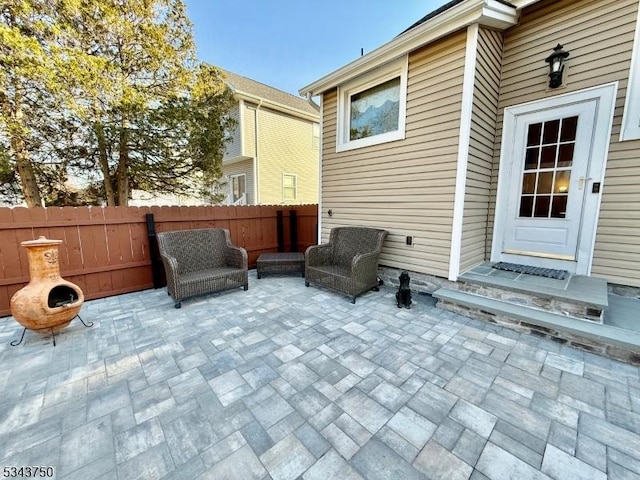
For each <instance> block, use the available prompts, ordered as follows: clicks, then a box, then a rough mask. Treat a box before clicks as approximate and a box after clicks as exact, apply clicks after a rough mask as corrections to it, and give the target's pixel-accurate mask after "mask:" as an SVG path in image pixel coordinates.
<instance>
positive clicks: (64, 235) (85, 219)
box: [0, 205, 318, 316]
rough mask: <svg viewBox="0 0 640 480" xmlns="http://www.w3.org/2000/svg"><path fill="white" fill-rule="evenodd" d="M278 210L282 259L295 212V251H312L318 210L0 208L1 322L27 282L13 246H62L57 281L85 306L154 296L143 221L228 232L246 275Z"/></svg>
mask: <svg viewBox="0 0 640 480" xmlns="http://www.w3.org/2000/svg"><path fill="white" fill-rule="evenodd" d="M278 210H281V211H282V220H283V221H282V225H283V227H284V235H283V238H284V248H285V251H289V250H290V247H291V245H290V243H289V239H290V238H291V235H290V230H289V220H290V212H291V210H295V211H296V215H295V216H296V218H297V222H296V223H297V242H298V251H304V250H305V249H306V248H307V247H308V246H309V245H313V244H315V243H316V232H317V230H316V225H317V216H318V206H317V205H296V206H238V207H226V206H224V207H223V206H216V207H104V208H101V207H77V208H76V207H61V208H59V207H49V208H30V209H28V208H0V266H1V270H0V316H6V315H10V314H11V312H10V306H9V302H10V300H11V297H12V296H13V294H14V293H15V292H16V291H18V290H19V289H20V288H22V287H23V286H24V285H25V284H26V283H27V282H28V281H29V266H28V263H27V255H26V252H25V249H24V248H23V247H21V246H20V242H23V241H25V240H34V239H37V238H38V237H39V236H41V235H44V236H46V237H47V238H50V239H57V240H62V241H63V242H64V243H63V244H62V245H61V246H60V250H59V260H60V272H61V274H62V276H63V277H64V278H66V279H67V280H69V281H71V282H73V283H75V284H76V285H78V286H79V287H80V288H81V289H82V291H83V292H84V295H85V298H86V299H94V298H101V297H108V296H112V295H118V294H121V293H127V292H134V291H138V290H144V289H147V288H153V285H154V283H153V275H152V267H151V264H152V258H151V254H150V246H149V240H148V235H147V222H146V215H147V214H149V213H151V214H153V216H154V220H155V226H156V231H157V232H163V231H168V230H181V229H192V228H207V227H221V228H227V229H229V231H230V232H231V239H232V241H233V243H234V245H239V246H242V247H244V248H245V249H246V250H247V253H248V255H249V267H250V268H252V267H255V263H256V259H257V258H258V256H259V255H260V254H261V253H264V252H275V251H277V250H278V229H277V216H278V213H277V212H278Z"/></svg>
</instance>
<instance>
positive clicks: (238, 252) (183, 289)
mask: <svg viewBox="0 0 640 480" xmlns="http://www.w3.org/2000/svg"><path fill="white" fill-rule="evenodd" d="M158 246H159V247H160V256H161V257H162V262H163V263H164V269H165V272H166V275H167V290H168V292H169V295H171V297H173V299H174V301H175V302H176V303H175V307H176V308H180V307H181V306H182V300H184V299H185V298H188V297H193V296H196V295H203V294H206V293H213V292H219V291H221V290H227V289H230V288H236V287H244V289H245V290H247V288H248V286H249V280H248V268H247V252H246V250H245V249H244V248H241V247H234V246H233V245H231V237H230V235H229V230H226V229H222V228H205V229H198V230H176V231H173V232H162V233H158Z"/></svg>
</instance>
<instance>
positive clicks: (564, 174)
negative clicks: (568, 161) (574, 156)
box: [553, 170, 571, 193]
mask: <svg viewBox="0 0 640 480" xmlns="http://www.w3.org/2000/svg"><path fill="white" fill-rule="evenodd" d="M570 180H571V170H560V171H558V172H556V183H555V185H554V187H553V193H569V182H570Z"/></svg>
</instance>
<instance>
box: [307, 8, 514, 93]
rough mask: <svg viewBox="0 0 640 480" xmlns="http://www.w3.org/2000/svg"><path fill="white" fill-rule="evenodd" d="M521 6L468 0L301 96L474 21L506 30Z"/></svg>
mask: <svg viewBox="0 0 640 480" xmlns="http://www.w3.org/2000/svg"><path fill="white" fill-rule="evenodd" d="M523 3H524V2H523ZM518 16H519V15H518V9H517V8H516V7H515V6H511V5H507V4H505V3H502V2H499V1H497V0H467V1H464V2H462V3H459V4H457V5H454V6H453V7H451V8H450V9H448V10H446V11H444V12H442V13H441V14H439V15H436V16H435V17H433V18H432V19H430V20H428V21H426V22H425V23H423V24H421V25H418V26H417V27H415V28H413V29H411V30H409V31H408V32H406V33H404V34H401V35H400V36H398V37H396V38H394V39H393V40H391V41H389V42H387V43H385V44H384V45H382V46H380V47H378V48H377V49H375V50H373V51H371V52H369V53H368V54H366V55H365V56H363V57H359V58H358V59H356V60H354V61H353V62H351V63H349V64H347V65H345V66H344V67H342V68H339V69H338V70H335V71H334V72H332V73H330V74H328V75H325V76H324V77H322V78H321V79H319V80H316V81H315V82H313V83H311V84H309V85H307V86H305V87H303V88H301V89H300V91H299V93H300V95H301V96H303V97H304V96H308V95H311V96H316V95H320V94H321V93H323V92H325V91H327V90H329V89H331V88H335V87H337V86H338V85H340V84H342V83H344V82H346V81H348V80H350V79H352V78H354V77H357V76H358V75H362V74H363V73H366V72H368V71H370V70H372V69H374V68H376V67H378V66H380V65H383V64H385V63H388V62H390V61H392V60H394V59H396V58H398V57H401V56H402V55H406V54H407V53H408V52H410V51H413V50H415V49H417V48H420V47H421V46H423V45H426V44H428V43H431V42H433V41H435V40H437V39H439V38H442V37H444V36H446V35H448V34H450V33H452V32H454V31H457V30H460V29H461V28H465V27H467V26H469V25H472V24H474V23H478V24H480V25H484V26H488V27H491V28H495V29H498V30H505V29H507V28H509V27H511V26H513V25H515V24H516V23H517V22H518Z"/></svg>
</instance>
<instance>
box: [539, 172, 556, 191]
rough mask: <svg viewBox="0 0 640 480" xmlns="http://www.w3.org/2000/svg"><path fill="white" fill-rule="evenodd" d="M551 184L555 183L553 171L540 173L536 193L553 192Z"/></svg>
mask: <svg viewBox="0 0 640 480" xmlns="http://www.w3.org/2000/svg"><path fill="white" fill-rule="evenodd" d="M551 185H553V172H542V173H540V175H538V188H537V189H536V193H551Z"/></svg>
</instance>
